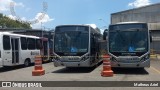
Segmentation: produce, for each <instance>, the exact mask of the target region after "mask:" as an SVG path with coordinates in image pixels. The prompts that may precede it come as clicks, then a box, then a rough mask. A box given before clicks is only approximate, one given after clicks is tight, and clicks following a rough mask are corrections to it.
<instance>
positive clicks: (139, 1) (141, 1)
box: [128, 0, 151, 8]
mask: <svg viewBox="0 0 160 90" xmlns="http://www.w3.org/2000/svg"><path fill="white" fill-rule="evenodd" d="M150 4H151V1H150V0H135V1H134V2H131V3H129V4H128V6H131V7H136V8H137V7H142V6H146V5H150Z"/></svg>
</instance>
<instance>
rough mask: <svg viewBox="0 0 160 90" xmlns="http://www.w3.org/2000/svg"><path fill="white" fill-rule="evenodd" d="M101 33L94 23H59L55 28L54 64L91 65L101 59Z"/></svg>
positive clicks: (70, 65) (67, 65)
mask: <svg viewBox="0 0 160 90" xmlns="http://www.w3.org/2000/svg"><path fill="white" fill-rule="evenodd" d="M100 40H102V35H101V33H100V30H99V29H98V28H97V27H96V26H95V25H94V24H91V25H60V26H57V27H56V28H55V35H54V43H53V47H54V49H53V54H54V58H53V60H54V65H55V66H66V67H92V66H95V65H97V64H98V63H99V62H101V61H102V59H101V58H100V55H101V54H100V43H99V41H100Z"/></svg>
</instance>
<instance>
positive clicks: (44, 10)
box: [10, 2, 48, 24]
mask: <svg viewBox="0 0 160 90" xmlns="http://www.w3.org/2000/svg"><path fill="white" fill-rule="evenodd" d="M14 7H15V2H10V13H11V15H12V16H15V17H16V20H17V21H20V22H27V23H29V24H36V23H39V21H40V20H42V19H43V18H44V17H45V15H46V12H47V9H48V4H47V2H43V11H42V12H41V15H40V16H38V18H37V19H34V20H31V21H27V20H22V19H21V18H20V17H19V16H18V15H17V14H16V12H15V9H14Z"/></svg>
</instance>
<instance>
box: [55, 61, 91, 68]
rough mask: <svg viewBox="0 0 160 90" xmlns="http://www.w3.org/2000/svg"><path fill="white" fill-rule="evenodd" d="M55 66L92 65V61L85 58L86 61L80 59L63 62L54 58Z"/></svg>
mask: <svg viewBox="0 0 160 90" xmlns="http://www.w3.org/2000/svg"><path fill="white" fill-rule="evenodd" d="M54 66H55V67H58V66H65V67H91V64H90V61H89V59H88V60H85V61H80V62H61V61H57V60H54Z"/></svg>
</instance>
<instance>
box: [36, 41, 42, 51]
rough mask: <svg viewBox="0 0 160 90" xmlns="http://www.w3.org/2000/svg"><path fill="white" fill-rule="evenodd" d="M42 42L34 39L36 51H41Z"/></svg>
mask: <svg viewBox="0 0 160 90" xmlns="http://www.w3.org/2000/svg"><path fill="white" fill-rule="evenodd" d="M42 48H43V47H42V40H40V39H36V49H42Z"/></svg>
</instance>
